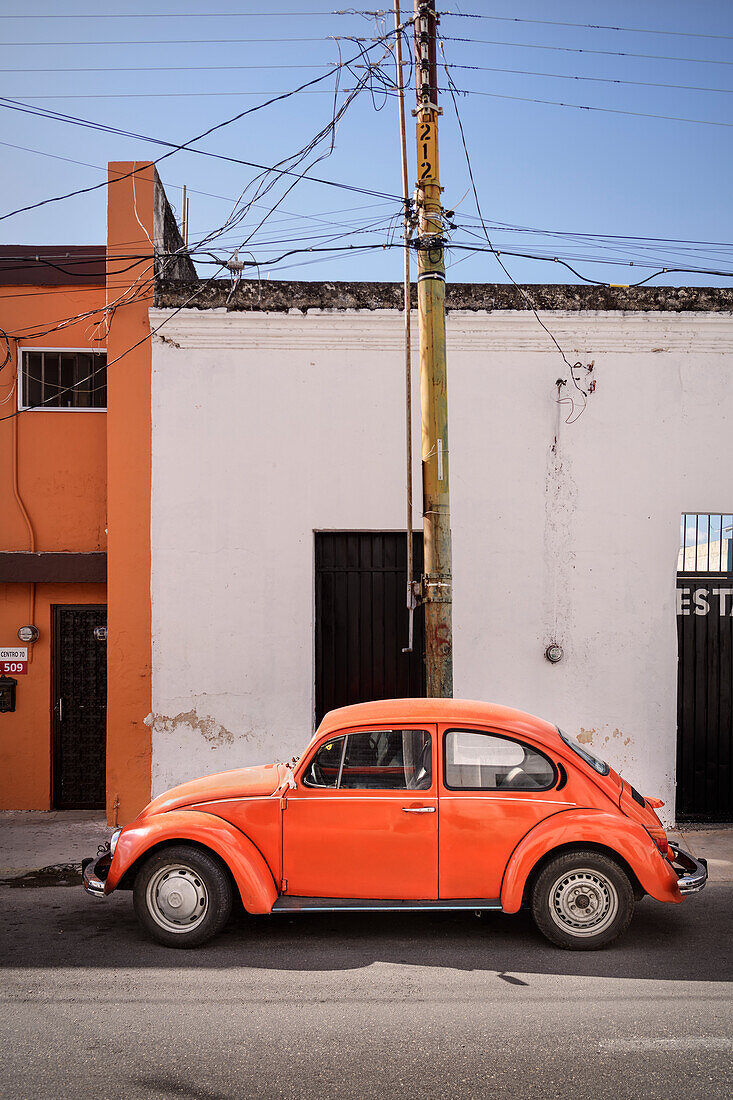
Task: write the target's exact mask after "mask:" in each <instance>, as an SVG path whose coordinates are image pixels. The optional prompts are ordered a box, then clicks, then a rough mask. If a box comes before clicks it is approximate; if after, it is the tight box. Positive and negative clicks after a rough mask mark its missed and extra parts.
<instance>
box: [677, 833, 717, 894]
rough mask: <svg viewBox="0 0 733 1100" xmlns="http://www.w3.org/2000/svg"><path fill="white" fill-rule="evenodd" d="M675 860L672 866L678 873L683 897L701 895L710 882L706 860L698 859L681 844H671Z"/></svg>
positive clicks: (678, 882)
mask: <svg viewBox="0 0 733 1100" xmlns="http://www.w3.org/2000/svg"><path fill="white" fill-rule="evenodd" d="M669 846H670V848H671V849H672V852H673V855H674V859H673V860H672V866H673V867H674V869H675V871H676V872H677V885H678V887H679V891H680V893H681V894H682V896H683V897H687V895H688V894H699V893H700V891H701V890H702V889H703V887H704V886H705V883H706V882H707V881H708V864H707V860H706V859H696V858H695V857H694V856H693V855H692V854H691V853H690V852H687V851H686V850H685V849H684V848H682V847H680V845H679V844H672V843H670V845H669Z"/></svg>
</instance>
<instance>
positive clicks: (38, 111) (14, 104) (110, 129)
mask: <svg viewBox="0 0 733 1100" xmlns="http://www.w3.org/2000/svg"><path fill="white" fill-rule="evenodd" d="M393 33H394V32H391V33H390V34H388V35H385V36H384V38H383V40H382V41H385V40H386V39H387V38H389V37H391V36H392V34H393ZM360 57H361V58H362V59H363V57H364V52H363V51H360V53H359V54H357V55H354V57H352V58H350V59H349V61H347V62H342V63H341V64H339V65H338V66H337V71H340V70H341V69H343V68H344V67H346V66H348V65H349V64H352V63H353V62H355V61H357V60H359V58H360ZM330 76H331V72H328V73H323V74H322V75H321V76H317V77H314V79H313V80H310V81H307V82H306V83H305V84H302V85H300V86H299V87H298V88H294V89H292V90H291V91H289V92H284V93H282V94H281V95H278V96H275V97H273V98H272V99H269V100H267V101H266V102H264V103H259V104H257V105H256V106H254V107H249V108H247V110H245V111H240V112H239V113H238V114H236V115H234V117H233V118H230V119H227V120H225V121H224V122H220V123H217V124H216V125H215V126H212V127H210V128H209V129H208V130H206V131H204V132H203V133H201V134H198V135H197V136H196V137H193V138H190V139H189V140H188V141H186V142H184V143H182V144H181V145H175V144H174V143H173V142H168V141H164V140H162V139H160V138H151V137H147V136H145V135H144V134H135V133H133V132H131V131H126V130H122V129H120V128H118V127H114V126H107V125H105V124H102V123H96V122H91V121H89V120H88V119H81V118H78V117H74V116H72V115H65V114H62V113H61V112H58V111H49V110H47V109H46V108H36V107H32V106H30V105H29V104H26V103H23V102H21V101H19V100H10V99H8V98H6V97H0V106H2V107H5V108H6V109H8V110H15V111H21V112H23V113H26V114H33V115H38V116H39V117H41V118H52V119H54V120H55V121H62V122H67V123H69V124H72V125H76V126H82V127H85V128H88V129H94V130H99V131H102V132H105V133H116V134H120V135H122V136H125V137H136V138H138V139H139V140H142V141H149V142H151V143H153V144H156V145H162V146H165V147H167V148H168V149H169V152H168V153H164V154H163V155H162V156H160V157H158V158H156V160H155V161H154V162H153V163H155V164H159V163H160V162H161V161H163V160H165V159H167V157H169V156H172V155H173V153H176V152H180V151H182V150H184V149H185V150H187V151H189V152H192V153H197V154H199V155H201V156H209V157H213V158H215V159H218V160H226V161H230V162H232V163H234V164H243V165H245V166H247V167H250V168H257V169H259V170H260V171H266V172H270V171H272V170H273V168H272V166H268V165H262V164H257V163H255V162H253V161H246V160H244V159H241V158H238V157H228V156H225V155H224V154H222V153H213V152H211V151H209V150H204V149H193V148H190V146H192V145H193V143H194V142H196V141H201V140H202V139H203V138H205V137H208V136H209V135H210V134H213V133H215V132H216V131H218V130H221V129H223V128H224V127H225V126H230V125H232V123H234V122H237V121H239V120H240V119H242V118H244V117H245V116H246V115H249V114H252V113H254V112H255V111H259V110H262V109H263V108H265V107H269V106H271V104H273V103H277V102H281V101H282V100H284V99H288V98H289V97H290V96H293V95H296V94H297V93H299V92H301V91H303V90H304V89H306V88H309V87H310V86H311V85H313V84H317V83H319V82H320V81H322V80H325V79H326V78H327V77H330ZM131 174H133V173H128V175H131ZM281 174H282V175H297V173H295V172H293V171H291V170H289V169H282V170H281ZM124 178H125V177H124V176H123V177H119V178H118V179H117V180H116V181H114V182H119V181H120V179H124ZM308 178H309V179H310V180H312V182H314V183H321V184H324V185H325V186H330V187H339V188H342V189H344V190H349V191H355V192H358V193H360V194H365V195H372V196H375V197H377V198H385V199H392V198H394V199H396V200H397V201H400V200H399V196H395V195H390V194H388V193H385V192H381V191H375V190H372V189H370V188H360V187H355V186H353V185H350V184H341V183H336V182H334V181H332V180H323V179H319V178H318V177H316V176H309V177H308ZM105 186H107V181H102V182H101V183H98V184H93V185H91V186H90V187H85V188H79V189H77V190H76V191H71V192H68V193H66V194H64V195H56V196H53V197H51V198H48V199H43V200H41V201H39V202H37V203H32V204H30V205H28V206H24V207H19V208H18V209H16V210H12V211H10V212H8V213H7V214H3V215H0V221H4V220H5V219H6V218H9V217H12V216H13V215H15V214H19V213H23V212H25V211H28V210H34V209H37V208H38V207H40V206H45V205H47V204H48V203H51V202H61V201H63V200H64V199H68V198H73V197H75V196H76V195H81V194H88V193H89V192H91V191H96V190H98V189H99V188H100V187H105Z"/></svg>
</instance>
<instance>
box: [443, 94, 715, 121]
mask: <svg viewBox="0 0 733 1100" xmlns="http://www.w3.org/2000/svg"><path fill="white" fill-rule="evenodd" d="M438 90H439V91H445V90H446V89H444V88H439V89H438ZM455 91H456V93H457V94H458V95H480V96H489V97H490V98H491V99H511V100H513V101H514V102H515V103H542V104H544V105H546V106H549V107H572V108H574V109H575V110H577V111H600V112H601V113H602V114H606V115H630V116H632V117H633V118H657V119H662V120H664V121H665V122H691V123H693V124H694V125H696V126H733V122H714V121H713V120H712V119H708V118H686V117H685V116H683V115H657V114H650V113H649V112H648V111H624V110H622V109H621V108H620V107H591V106H590V105H589V104H587V103H563V102H562V101H561V100H557V99H536V98H534V97H530V96H521V95H502V94H500V93H499V92H481V91H478V89H476V88H456V89H455Z"/></svg>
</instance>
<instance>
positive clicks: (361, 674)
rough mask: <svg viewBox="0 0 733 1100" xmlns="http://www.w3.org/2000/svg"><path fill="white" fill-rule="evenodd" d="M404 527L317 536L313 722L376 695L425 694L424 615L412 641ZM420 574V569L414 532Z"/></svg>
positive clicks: (418, 617) (418, 620)
mask: <svg viewBox="0 0 733 1100" xmlns="http://www.w3.org/2000/svg"><path fill="white" fill-rule="evenodd" d="M406 542H407V540H406V536H405V535H404V534H400V533H399V532H388V533H375V532H362V531H357V532H351V531H348V532H346V531H339V532H322V533H321V532H318V533H317V534H316V546H315V555H316V593H315V594H316V722H317V723H318V722H320V720H321V718H322V717H323V715H324V714H325V713H326V711H329V710H332V709H333V708H334V707H343V706H347V705H348V704H350V703H364V702H367V701H369V700H371V699H404V698H411V697H415V696H424V695H425V660H424V654H425V641H424V633H423V613H422V610H421V609H419V608H418V610H417V611H416V612H415V617H414V618H415V623H414V640H413V650H412V653H403V652H402V649H403V648H404V647H405V646H407V644H408V612H407V606H406V599H405V596H406V590H407V545H406ZM414 547H415V551H414V552H415V576H416V577H417V578H419V577H420V576H421V574H422V569H423V547H422V534H416V535H415V541H414Z"/></svg>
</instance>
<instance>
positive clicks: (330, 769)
mask: <svg viewBox="0 0 733 1100" xmlns="http://www.w3.org/2000/svg"><path fill="white" fill-rule="evenodd" d="M345 746H346V738H345V737H334V739H333V741H327V742H326V743H325V745H321V747H320V749H319V750H318V752H317V753H316V754H315V756H314V757H313V759H312V760H311V762H310V764H309V765H308V767H307V768H306V770H305V774H304V775H303V782H304V783H305V784H306V786H308V787H337V786H338V781H339V772H340V771H341V763H342V760H343V756H344V748H345Z"/></svg>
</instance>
